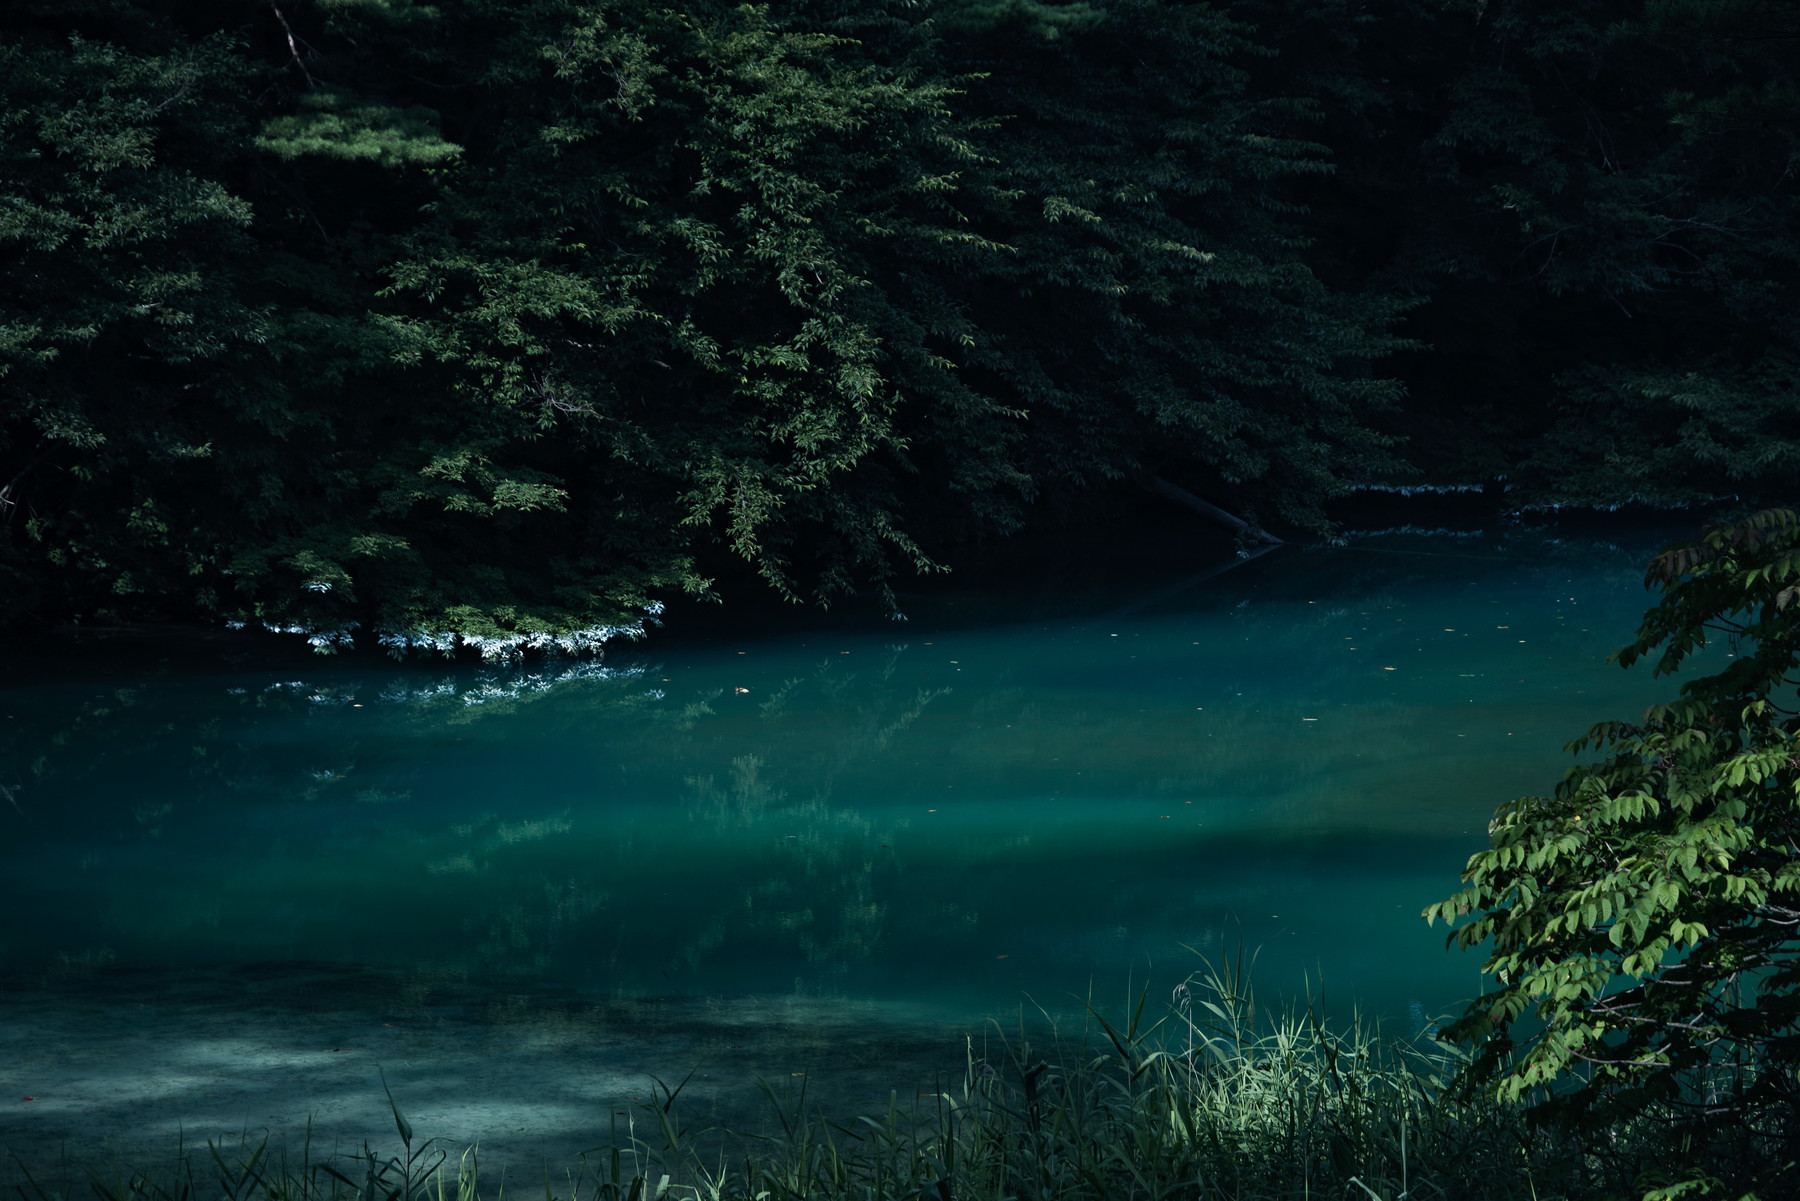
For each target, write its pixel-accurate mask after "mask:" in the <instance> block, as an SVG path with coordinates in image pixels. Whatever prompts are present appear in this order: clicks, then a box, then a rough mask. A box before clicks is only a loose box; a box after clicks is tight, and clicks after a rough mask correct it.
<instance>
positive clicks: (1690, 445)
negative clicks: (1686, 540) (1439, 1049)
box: [0, 0, 1800, 654]
mask: <svg viewBox="0 0 1800 1201" xmlns="http://www.w3.org/2000/svg"><path fill="white" fill-rule="evenodd" d="M1794 28H1800V7H1796V6H1795V5H1794V4H1792V3H1791V2H1789V0H1744V2H1743V3H1736V2H1732V3H1699V2H1682V0H1583V2H1582V3H1579V4H1562V3H1559V4H1548V3H1544V4H1540V3H1536V2H1532V0H1507V2H1501V0H1489V2H1487V3H1474V2H1472V0H1378V2H1376V3H1370V4H1358V5H1351V4H1348V3H1346V2H1344V0H1241V2H1240V3H1235V4H1234V3H1219V4H1200V3H1182V2H1175V0H1092V2H1076V3H1065V4H1053V3H1045V2H1041V0H1013V2H1009V3H984V2H977V0H939V2H937V3H933V4H915V3H906V2H903V0H892V2H891V3H873V4H847V3H842V2H841V0H817V2H806V0H800V2H794V3H782V4H767V5H760V6H757V5H729V4H724V3H701V4H693V5H685V6H680V7H679V8H675V9H671V8H664V7H656V6H652V5H647V4H643V3H641V2H639V0H445V2H443V3H437V4H431V5H427V4H422V3H417V2H415V0H286V2H281V0H275V2H270V0H203V2H199V3H191V2H184V3H174V2H173V0H79V2H76V3H69V2H64V0H55V2H52V0H22V2H21V3H18V4H14V5H10V6H7V8H6V10H5V12H4V13H3V14H0V93H3V95H4V100H5V102H4V104H3V105H0V162H3V163H4V170H3V171H0V244H3V245H4V247H5V251H4V254H3V255H0V280H3V286H0V389H3V396H4V404H3V405H0V489H3V491H0V522H3V523H4V526H5V535H4V539H3V540H0V592H3V594H4V595H5V597H6V605H5V616H6V617H7V619H9V620H19V619H28V618H29V619H39V620H43V619H59V618H62V619H66V618H70V617H74V618H79V619H84V620H85V619H92V618H169V617H199V618H202V619H209V620H223V621H233V622H240V621H241V622H261V623H265V624H268V625H271V626H274V627H278V628H290V629H296V630H303V631H305V632H307V633H309V635H310V636H312V637H313V638H314V640H315V642H316V643H317V644H319V645H321V646H323V647H326V648H329V647H331V646H333V645H337V644H339V643H342V642H345V641H347V640H348V639H350V638H351V637H352V636H353V634H354V632H355V631H357V630H361V631H362V632H363V635H364V636H371V637H380V638H382V639H385V640H386V642H387V643H388V645H390V646H391V647H394V648H396V649H398V648H404V647H407V646H413V645H425V646H432V647H438V648H448V647H452V646H454V645H455V644H456V642H457V640H458V638H459V637H460V639H461V640H462V641H463V642H466V643H470V644H473V645H476V646H479V647H481V648H482V649H483V650H484V651H486V652H488V653H492V654H508V653H512V652H515V651H516V650H518V649H519V648H520V647H522V646H532V645H550V644H561V645H563V646H566V647H570V648H579V647H582V646H591V645H593V644H594V643H595V642H596V641H597V640H600V639H602V638H604V637H605V636H606V634H607V633H608V632H609V631H611V630H612V629H614V628H616V627H618V626H620V625H629V624H631V623H633V622H635V621H636V620H637V619H638V618H639V617H640V616H641V615H642V613H643V612H644V611H645V610H646V608H652V607H654V606H655V605H656V604H658V603H659V602H660V600H662V599H664V598H667V597H670V596H672V595H675V594H677V593H680V592H684V591H685V592H690V593H701V594H704V593H706V592H707V591H708V590H709V589H710V588H711V587H712V584H711V579H712V578H713V577H716V575H717V574H718V571H719V570H720V568H721V566H722V565H723V564H726V563H729V562H734V561H735V562H741V563H745V564H748V565H749V566H751V567H752V568H754V570H755V571H756V572H757V573H759V574H760V575H761V576H762V577H763V578H764V579H765V580H766V581H767V582H768V583H769V584H770V585H771V586H772V587H773V588H775V589H776V590H778V591H779V592H780V593H782V594H784V595H787V596H790V597H793V598H796V599H804V598H819V599H829V598H830V597H832V596H835V595H839V594H842V593H843V592H845V591H846V590H849V589H852V588H866V587H874V588H876V589H885V588H886V587H887V586H888V584H889V582H890V581H891V580H892V579H893V578H894V577H895V573H896V572H912V571H915V570H931V569H933V567H934V566H935V565H936V562H937V561H938V559H939V557H940V556H941V552H942V549H943V548H944V547H945V546H947V545H949V544H950V543H952V542H954V541H956V540H959V539H967V538H971V537H983V536H989V535H995V534H1003V533H1006V532H1009V531H1012V530H1015V529H1017V528H1019V527H1020V526H1022V525H1024V524H1026V523H1028V522H1032V521H1038V522H1043V521H1054V520H1061V519H1063V518H1065V517H1066V516H1068V515H1069V514H1071V513H1079V512H1081V511H1082V510H1083V509H1084V508H1087V507H1090V506H1091V505H1092V504H1093V503H1094V502H1095V499H1096V498H1098V497H1100V496H1103V495H1104V494H1105V493H1106V492H1107V491H1108V490H1109V489H1112V488H1116V487H1137V486H1140V485H1143V484H1147V483H1148V484H1154V483H1158V482H1159V481H1170V482H1173V483H1174V484H1177V485H1179V486H1180V487H1182V488H1186V489H1189V490H1191V491H1193V492H1195V493H1198V494H1199V495H1200V496H1202V497H1204V498H1205V499H1207V500H1209V501H1212V502H1214V503H1217V504H1221V505H1223V506H1225V507H1226V508H1228V509H1230V510H1232V511H1233V512H1235V513H1238V514H1241V515H1242V516H1244V517H1245V518H1247V519H1248V520H1249V521H1250V522H1252V523H1253V524H1258V525H1260V524H1272V525H1276V526H1278V527H1281V528H1283V529H1286V530H1299V531H1304V532H1311V533H1314V534H1318V533H1324V532H1326V531H1328V529H1329V522H1328V520H1327V517H1326V513H1325V509H1324V506H1325V504H1326V503H1327V502H1328V501H1329V500H1330V498H1332V497H1333V496H1335V495H1338V494H1340V493H1342V492H1343V491H1344V490H1345V489H1347V488H1352V487H1356V486H1359V485H1365V484H1380V483H1387V484H1396V483H1399V484H1426V485H1448V486H1469V485H1476V486H1478V485H1482V484H1484V483H1490V482H1492V481H1495V480H1498V479H1502V478H1504V479H1506V480H1508V481H1509V483H1510V486H1512V487H1514V488H1515V489H1516V491H1515V492H1514V494H1513V499H1514V500H1515V501H1516V502H1518V503H1604V504H1611V503H1618V502H1620V501H1623V500H1628V499H1633V498H1644V499H1651V500H1658V501H1666V500H1695V499H1700V498H1705V497H1712V496H1718V495H1724V494H1735V495H1739V496H1742V497H1745V498H1747V499H1759V498H1762V497H1764V496H1765V495H1769V496H1773V495H1776V494H1779V492H1780V490H1781V489H1782V488H1785V487H1787V486H1788V485H1789V483H1790V482H1791V479H1792V477H1793V472H1794V462H1795V461H1794V453H1795V438H1796V436H1800V430H1797V429H1796V426H1795V422H1796V417H1795V406H1794V403H1793V382H1792V381H1793V375H1794V371H1795V366H1794V364H1795V363H1796V362H1800V359H1796V348H1795V345H1794V341H1793V339H1794V333H1793V331H1794V328H1795V325H1794V322H1793V321H1792V320H1790V319H1789V316H1790V313H1791V311H1792V305H1791V302H1790V297H1789V288H1790V279H1791V277H1792V275H1793V271H1794V266H1795V257H1796V247H1797V246H1800V243H1797V242H1796V240H1795V238H1794V235H1793V230H1794V221H1795V212H1794V209H1793V200H1792V192H1793V187H1792V179H1791V177H1792V175H1793V172H1792V170H1791V167H1792V161H1791V160H1792V156H1793V153H1794V137H1795V132H1796V131H1795V124H1794V120H1793V114H1794V112H1795V107H1794V104H1793V89H1794V86H1795V81H1794V66H1795V59H1794V54H1793V47H1794V39H1793V38H1792V37H1790V36H1789V34H1791V32H1792V30H1793V29H1794Z"/></svg>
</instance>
